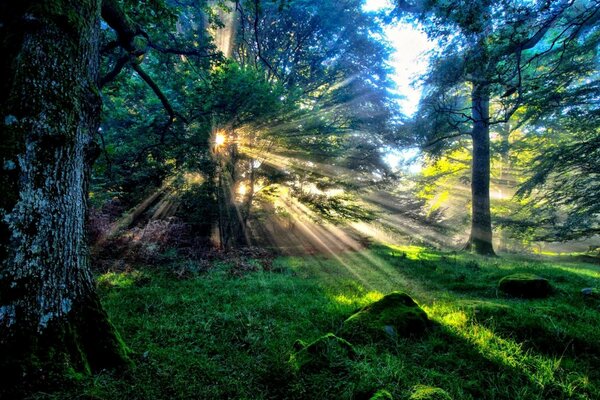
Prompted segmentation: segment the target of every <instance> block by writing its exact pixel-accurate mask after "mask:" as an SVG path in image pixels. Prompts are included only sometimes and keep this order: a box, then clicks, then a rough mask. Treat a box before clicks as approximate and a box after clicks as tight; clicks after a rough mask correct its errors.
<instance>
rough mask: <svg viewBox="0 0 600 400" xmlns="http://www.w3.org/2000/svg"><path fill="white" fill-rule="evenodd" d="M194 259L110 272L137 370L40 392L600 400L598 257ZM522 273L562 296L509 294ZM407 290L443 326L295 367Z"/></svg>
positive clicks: (388, 254)
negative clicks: (350, 323)
mask: <svg viewBox="0 0 600 400" xmlns="http://www.w3.org/2000/svg"><path fill="white" fill-rule="evenodd" d="M182 263H184V262H183V261H173V262H171V263H170V264H167V265H158V266H157V265H154V266H151V267H149V266H143V265H137V266H135V267H134V268H133V269H131V268H130V269H129V270H128V271H125V272H113V273H108V274H103V275H101V276H99V282H100V285H99V287H100V290H101V295H102V299H103V303H104V305H105V307H106V309H107V310H108V312H109V314H110V316H111V317H112V320H113V322H114V324H115V325H116V326H117V328H118V329H119V330H120V332H121V334H122V336H123V338H124V340H125V341H126V343H127V344H128V345H129V346H130V347H131V349H132V350H133V351H134V352H135V354H136V355H135V361H136V366H135V367H134V368H133V369H131V370H130V371H127V372H121V373H116V372H106V373H103V374H100V375H97V376H95V377H93V378H79V379H83V380H82V381H80V382H79V385H77V386H76V389H65V391H63V392H60V393H56V394H53V395H46V394H36V395H35V396H33V398H37V399H41V398H44V399H46V398H47V399H57V398H61V399H62V398H90V397H77V396H84V395H85V396H93V397H91V398H94V399H226V398H232V399H288V398H289V399H293V398H297V399H314V398H321V399H352V398H354V399H369V398H370V397H371V396H372V395H373V394H374V393H376V392H377V391H379V390H387V391H388V392H390V394H391V395H392V396H393V398H394V399H408V398H409V397H410V396H411V394H413V393H414V391H415V388H416V387H418V386H419V385H421V386H428V387H435V388H440V389H442V390H444V391H446V392H447V393H448V394H449V395H450V396H451V397H452V398H454V399H511V400H515V399H568V398H572V399H596V398H600V370H599V369H598V368H597V366H598V365H600V364H599V363H600V331H599V330H598V329H597V327H598V326H599V325H600V313H599V310H600V308H599V307H600V301H598V300H597V299H593V298H589V299H588V298H585V297H584V296H582V294H581V293H580V291H581V289H582V288H585V287H594V286H597V285H598V278H600V266H599V265H596V264H590V263H583V262H576V261H565V260H562V259H561V260H558V259H552V258H545V259H525V258H514V257H509V256H504V257H501V258H491V259H487V258H478V257H475V256H472V255H466V254H462V253H458V254H457V253H442V252H436V251H432V250H427V249H425V248H421V247H415V246H412V247H398V246H383V245H378V246H371V247H370V248H368V249H363V250H359V251H354V252H351V251H348V252H344V253H339V254H330V255H327V256H325V255H315V256H307V255H303V256H299V257H290V256H282V257H279V258H276V259H274V260H270V259H269V260H260V259H254V260H253V259H249V260H246V261H245V262H244V263H240V262H239V261H238V262H235V263H231V262H227V259H223V260H216V261H214V263H213V265H212V266H211V267H210V268H208V269H206V268H204V269H194V268H193V267H190V271H191V272H190V273H189V274H181V273H180V272H181V268H183V267H182V265H183V264H182ZM186 263H187V264H185V265H188V264H189V262H188V261H186ZM240 265H242V266H245V267H244V268H242V270H241V271H240V270H239V268H240ZM248 265H251V266H254V268H246V267H247V266H248ZM186 268H187V267H186ZM198 271H202V272H198ZM522 272H528V273H534V274H536V275H539V276H543V277H545V278H547V279H548V280H549V281H550V282H551V284H552V285H553V287H554V289H555V290H554V292H553V294H552V295H551V296H550V297H549V298H547V299H535V300H533V299H532V300H525V299H518V298H510V297H508V296H507V295H504V294H502V292H499V291H498V290H497V285H498V282H499V280H500V279H501V278H502V277H503V276H505V275H508V274H512V273H522ZM182 277H184V278H182ZM395 290H399V291H403V292H406V293H409V294H410V295H411V296H412V297H413V298H414V299H415V301H416V302H417V303H418V304H419V305H420V306H421V307H422V308H423V309H424V310H425V311H426V312H427V313H428V315H429V317H430V318H431V319H432V320H433V321H434V323H435V325H436V327H435V328H434V329H432V330H431V331H430V332H428V333H427V334H424V335H423V336H421V337H416V338H415V337H412V338H398V339H397V342H395V343H391V344H390V343H386V344H385V345H381V344H379V343H377V342H374V343H366V344H364V343H361V344H356V345H354V349H355V351H356V353H357V356H356V357H355V358H354V359H352V360H349V361H348V365H349V367H348V368H347V369H343V370H341V371H340V370H339V369H337V370H328V369H327V368H324V369H323V370H319V371H316V372H311V373H298V372H297V371H294V369H293V368H291V367H290V362H289V361H290V355H291V354H292V352H293V351H294V343H295V342H296V340H298V339H301V340H303V341H304V342H306V343H310V342H313V341H314V340H316V339H318V338H320V337H322V336H323V335H325V334H327V333H334V334H335V333H337V332H338V331H339V329H340V327H341V324H342V323H343V321H344V320H345V319H346V318H348V317H349V316H350V315H352V314H353V313H354V312H355V311H356V310H357V309H359V308H360V307H362V306H365V305H367V304H369V303H371V302H373V301H376V300H378V299H380V298H381V297H382V296H383V295H384V294H386V293H389V292H392V291H395Z"/></svg>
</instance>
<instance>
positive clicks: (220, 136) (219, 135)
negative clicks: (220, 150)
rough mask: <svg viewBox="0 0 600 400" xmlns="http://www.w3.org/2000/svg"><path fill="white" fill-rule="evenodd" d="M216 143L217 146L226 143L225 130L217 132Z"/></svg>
mask: <svg viewBox="0 0 600 400" xmlns="http://www.w3.org/2000/svg"><path fill="white" fill-rule="evenodd" d="M215 144H216V145H217V146H221V145H223V144H225V134H224V133H223V132H217V135H216V136H215Z"/></svg>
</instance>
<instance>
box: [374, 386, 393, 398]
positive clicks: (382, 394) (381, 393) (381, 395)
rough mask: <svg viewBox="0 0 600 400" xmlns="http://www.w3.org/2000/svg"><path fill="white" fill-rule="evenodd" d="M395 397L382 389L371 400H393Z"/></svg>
mask: <svg viewBox="0 0 600 400" xmlns="http://www.w3.org/2000/svg"><path fill="white" fill-rule="evenodd" d="M393 399H394V397H393V396H392V394H391V393H390V392H388V391H387V390H385V389H380V390H378V391H376V392H375V394H374V395H373V396H371V398H370V399H369V400H393Z"/></svg>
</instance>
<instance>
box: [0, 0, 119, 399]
mask: <svg viewBox="0 0 600 400" xmlns="http://www.w3.org/2000/svg"><path fill="white" fill-rule="evenodd" d="M0 11H1V13H0V19H1V21H0V22H1V25H0V40H1V42H0V46H1V47H2V52H3V57H2V59H1V61H0V64H1V66H0V68H1V70H0V72H1V73H2V76H3V78H4V79H3V81H2V84H1V85H2V88H1V89H2V90H1V91H0V112H1V117H2V118H1V120H0V133H1V142H2V145H1V147H0V157H1V158H2V160H0V161H1V167H2V173H1V178H0V182H1V183H2V189H3V191H4V193H3V196H2V200H1V202H0V208H1V210H0V211H1V213H2V222H0V225H1V227H0V230H1V232H0V246H1V255H2V267H1V270H0V272H1V273H0V354H2V360H1V361H0V368H1V371H0V373H1V376H2V380H3V382H5V383H10V384H11V386H12V387H13V388H15V387H18V385H20V386H21V388H23V387H24V386H23V384H24V383H25V384H29V383H34V382H35V383H36V384H41V385H45V384H47V383H51V382H49V381H50V380H52V379H51V378H52V372H54V373H56V374H57V375H56V376H61V375H62V374H64V373H65V372H68V371H78V372H90V371H94V370H99V369H102V368H106V367H112V366H115V365H123V364H125V363H126V362H127V354H126V349H125V347H124V345H123V343H122V342H121V341H120V339H119V337H118V334H117V333H116V331H115V329H114V328H113V326H112V325H111V324H110V322H109V321H108V318H107V315H106V313H105V312H104V311H103V309H102V306H101V304H100V302H99V299H98V296H97V295H96V292H95V285H94V281H93V279H92V276H91V273H90V270H89V265H88V252H87V248H86V244H85V235H84V229H85V220H86V212H87V211H86V210H87V207H86V203H87V190H88V181H89V172H90V166H91V162H92V161H93V159H94V158H95V145H94V142H93V134H94V132H95V131H96V130H97V129H98V125H99V113H100V109H101V98H100V95H99V92H98V88H97V82H98V63H99V53H98V44H99V43H98V41H99V23H100V11H101V1H100V0H52V1H46V0H38V1H31V0H30V1H23V2H21V3H20V4H19V5H14V4H13V3H12V2H11V4H10V5H8V4H4V5H2V6H0ZM25 387H26V386H25ZM5 390H10V389H9V388H7V387H6V386H5Z"/></svg>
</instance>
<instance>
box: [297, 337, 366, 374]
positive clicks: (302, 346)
mask: <svg viewBox="0 0 600 400" xmlns="http://www.w3.org/2000/svg"><path fill="white" fill-rule="evenodd" d="M355 358H356V351H355V350H354V347H353V346H352V344H350V343H349V342H348V341H346V340H344V339H342V338H339V337H337V336H335V335H334V334H333V333H328V334H326V335H324V336H321V337H320V338H318V339H317V340H315V341H314V342H312V343H310V344H306V343H305V342H303V341H302V340H296V342H295V343H294V352H293V353H292V354H291V356H290V360H289V363H290V365H291V367H292V369H293V370H294V371H295V372H317V371H319V370H322V369H329V370H332V371H334V372H335V371H336V370H345V369H347V363H348V360H353V359H355Z"/></svg>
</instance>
